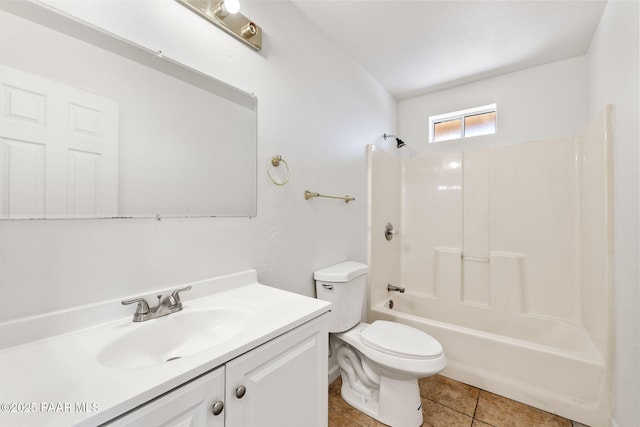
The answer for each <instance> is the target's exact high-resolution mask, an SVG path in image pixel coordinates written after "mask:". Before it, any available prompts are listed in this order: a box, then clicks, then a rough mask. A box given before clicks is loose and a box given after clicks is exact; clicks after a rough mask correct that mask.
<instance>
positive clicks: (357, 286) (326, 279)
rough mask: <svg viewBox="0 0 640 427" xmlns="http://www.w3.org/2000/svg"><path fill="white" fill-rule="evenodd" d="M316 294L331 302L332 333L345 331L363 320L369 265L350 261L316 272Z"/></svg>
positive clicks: (330, 320) (330, 322) (330, 319)
mask: <svg viewBox="0 0 640 427" xmlns="http://www.w3.org/2000/svg"><path fill="white" fill-rule="evenodd" d="M313 278H314V280H315V281H316V297H317V298H318V299H321V300H324V301H329V302H331V304H332V305H331V312H330V313H329V332H344V331H347V330H349V329H351V328H352V327H354V326H355V325H357V324H358V323H359V322H360V317H361V315H362V304H363V303H364V297H365V295H364V293H365V290H366V286H365V285H366V283H367V265H366V264H362V263H359V262H354V261H348V262H343V263H340V264H336V265H332V266H329V267H326V268H323V269H321V270H318V271H316V272H315V273H314V274H313Z"/></svg>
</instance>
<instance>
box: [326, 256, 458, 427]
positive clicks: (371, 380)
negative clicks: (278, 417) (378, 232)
mask: <svg viewBox="0 0 640 427" xmlns="http://www.w3.org/2000/svg"><path fill="white" fill-rule="evenodd" d="M366 271H367V266H366V265H365V264H360V263H356V262H345V263H341V264H337V265H334V266H330V267H327V268H325V269H322V270H318V271H316V272H315V274H314V278H315V280H316V293H317V298H319V299H323V300H327V301H330V302H332V307H331V313H330V315H329V332H330V345H331V350H332V353H333V354H334V355H335V357H336V360H337V363H338V366H339V367H340V374H341V377H342V389H341V395H342V397H343V399H344V400H345V401H346V402H347V403H349V404H350V405H351V406H353V407H355V408H357V409H358V410H360V411H362V412H364V413H365V414H367V415H369V416H371V417H372V418H375V419H376V420H378V421H380V422H382V423H384V424H388V425H391V426H393V427H417V426H420V425H421V424H422V420H423V417H422V404H421V400H420V390H419V387H418V378H423V377H428V376H431V375H435V374H437V373H438V372H440V371H441V370H442V369H444V368H445V366H446V363H447V362H446V357H445V354H444V351H443V349H442V346H441V345H440V343H439V342H438V341H437V340H435V339H434V338H433V337H431V336H430V335H428V334H426V333H424V332H422V331H420V330H418V329H415V328H412V327H410V326H407V325H403V324H400V323H395V322H388V321H383V320H378V321H375V322H373V323H371V324H368V323H363V322H360V317H361V310H362V305H363V302H364V296H365V295H364V294H365V284H366Z"/></svg>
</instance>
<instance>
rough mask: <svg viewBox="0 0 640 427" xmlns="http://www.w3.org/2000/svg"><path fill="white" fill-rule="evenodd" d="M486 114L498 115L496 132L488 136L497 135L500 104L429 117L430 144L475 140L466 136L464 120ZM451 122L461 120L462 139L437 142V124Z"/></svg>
mask: <svg viewBox="0 0 640 427" xmlns="http://www.w3.org/2000/svg"><path fill="white" fill-rule="evenodd" d="M485 113H496V121H495V132H494V133H490V134H486V135H495V134H496V133H498V104H495V103H494V104H487V105H483V106H480V107H473V108H467V109H464V110H459V111H453V112H451V113H444V114H436V115H433V116H429V144H433V143H440V142H447V141H456V140H460V139H466V138H474V136H465V125H464V122H465V120H464V119H465V117H468V116H476V115H479V114H485ZM450 120H460V132H461V135H462V136H461V137H460V138H451V139H445V140H442V141H435V140H434V139H435V125H436V124H437V123H441V122H447V121H450ZM475 136H484V135H475Z"/></svg>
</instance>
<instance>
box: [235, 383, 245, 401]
mask: <svg viewBox="0 0 640 427" xmlns="http://www.w3.org/2000/svg"><path fill="white" fill-rule="evenodd" d="M246 393H247V388H246V387H245V386H243V385H241V386H240V387H238V388H237V389H236V397H237V398H238V399H242V398H243V397H244V395H245V394H246Z"/></svg>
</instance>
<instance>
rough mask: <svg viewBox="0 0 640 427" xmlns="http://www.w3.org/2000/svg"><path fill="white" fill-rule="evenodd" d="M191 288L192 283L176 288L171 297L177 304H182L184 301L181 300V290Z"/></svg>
mask: <svg viewBox="0 0 640 427" xmlns="http://www.w3.org/2000/svg"><path fill="white" fill-rule="evenodd" d="M189 290H191V285H189V286H185V287H184V288H180V289H176V290H175V291H173V292H171V298H173V299H174V302H175V305H181V304H182V302H181V301H180V292H185V291H189Z"/></svg>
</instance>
